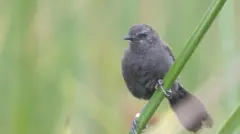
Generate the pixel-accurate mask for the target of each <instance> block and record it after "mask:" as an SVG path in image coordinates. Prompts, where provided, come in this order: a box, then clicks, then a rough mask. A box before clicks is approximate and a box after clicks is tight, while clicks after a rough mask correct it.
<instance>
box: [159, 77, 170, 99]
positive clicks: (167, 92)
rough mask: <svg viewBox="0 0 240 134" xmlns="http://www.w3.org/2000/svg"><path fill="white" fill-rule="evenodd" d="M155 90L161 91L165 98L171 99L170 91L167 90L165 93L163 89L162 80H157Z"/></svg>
mask: <svg viewBox="0 0 240 134" xmlns="http://www.w3.org/2000/svg"><path fill="white" fill-rule="evenodd" d="M155 88H156V89H159V88H160V89H161V90H162V92H163V93H164V95H165V97H167V98H171V97H172V93H173V92H172V89H171V88H170V89H168V90H167V91H166V90H165V89H164V88H163V80H162V79H159V80H158V82H157V84H156V86H155Z"/></svg>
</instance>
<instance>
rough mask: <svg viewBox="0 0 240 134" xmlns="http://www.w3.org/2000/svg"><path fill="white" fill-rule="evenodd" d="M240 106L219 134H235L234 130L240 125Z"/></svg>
mask: <svg viewBox="0 0 240 134" xmlns="http://www.w3.org/2000/svg"><path fill="white" fill-rule="evenodd" d="M239 121H240V105H238V107H237V109H236V110H235V111H234V112H233V113H232V114H231V116H230V117H229V118H228V120H227V121H226V122H225V123H224V125H223V126H222V127H221V129H220V131H219V132H218V133H219V134H233V132H234V129H235V128H237V127H238V126H239V125H240V123H239Z"/></svg>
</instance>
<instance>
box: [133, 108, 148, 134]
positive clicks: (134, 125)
mask: <svg viewBox="0 0 240 134" xmlns="http://www.w3.org/2000/svg"><path fill="white" fill-rule="evenodd" d="M143 109H144V108H143ZM143 109H142V110H141V112H140V113H137V114H136V116H135V118H134V120H133V122H132V126H131V131H132V133H133V134H137V131H136V127H137V119H138V117H139V116H140V114H141V113H142V111H143ZM146 128H147V126H145V128H144V129H143V131H144V130H145V129H146Z"/></svg>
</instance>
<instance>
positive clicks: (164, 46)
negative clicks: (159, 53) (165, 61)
mask: <svg viewBox="0 0 240 134" xmlns="http://www.w3.org/2000/svg"><path fill="white" fill-rule="evenodd" d="M163 48H164V49H165V50H166V51H167V52H168V53H169V55H170V56H172V58H173V61H175V58H174V55H173V53H172V50H171V48H170V47H169V46H168V45H167V44H165V43H164V45H163Z"/></svg>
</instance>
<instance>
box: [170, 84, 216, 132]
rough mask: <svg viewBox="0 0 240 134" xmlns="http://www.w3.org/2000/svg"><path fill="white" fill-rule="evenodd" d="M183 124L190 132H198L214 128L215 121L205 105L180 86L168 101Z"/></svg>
mask: <svg viewBox="0 0 240 134" xmlns="http://www.w3.org/2000/svg"><path fill="white" fill-rule="evenodd" d="M168 100H169V103H170V105H171V107H172V109H173V111H174V112H175V114H176V115H177V117H178V119H179V121H180V122H181V124H182V125H183V126H184V127H185V128H186V129H187V130H189V131H192V132H197V131H198V130H199V129H201V128H202V127H203V126H204V127H209V128H210V127H212V125H213V120H212V118H211V117H210V115H209V114H208V112H207V111H206V109H205V107H204V105H203V103H202V102H201V101H200V100H199V99H198V98H197V97H196V96H194V95H192V94H190V93H189V92H188V91H187V90H185V89H184V88H183V86H182V85H179V90H178V91H177V93H176V94H173V96H172V97H171V98H169V99H168Z"/></svg>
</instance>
